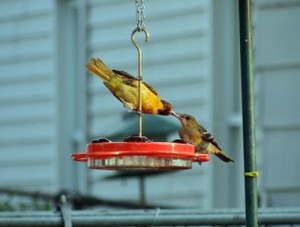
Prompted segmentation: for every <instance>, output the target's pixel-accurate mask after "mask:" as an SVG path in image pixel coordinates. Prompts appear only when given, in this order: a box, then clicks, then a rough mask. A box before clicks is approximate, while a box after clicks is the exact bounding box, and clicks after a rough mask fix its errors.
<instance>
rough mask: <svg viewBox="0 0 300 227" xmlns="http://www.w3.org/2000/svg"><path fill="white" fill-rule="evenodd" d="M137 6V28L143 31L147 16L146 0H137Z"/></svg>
mask: <svg viewBox="0 0 300 227" xmlns="http://www.w3.org/2000/svg"><path fill="white" fill-rule="evenodd" d="M135 6H136V25H137V30H138V31H141V30H143V29H145V28H146V27H145V24H144V20H145V18H146V16H145V14H144V9H145V5H144V0H135Z"/></svg>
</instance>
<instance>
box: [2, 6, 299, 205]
mask: <svg viewBox="0 0 300 227" xmlns="http://www.w3.org/2000/svg"><path fill="white" fill-rule="evenodd" d="M237 2H238V1H235V0H227V1H220V0H201V1H200V0H199V1H194V0H186V1H182V0H151V1H150V0H144V4H145V6H146V8H145V10H144V12H145V15H146V19H145V25H146V28H147V30H148V31H149V33H150V41H149V43H147V44H146V43H145V42H144V34H143V33H141V34H139V33H137V34H136V38H137V40H138V42H139V44H140V45H141V48H142V51H143V79H144V80H145V81H146V82H148V83H149V84H151V85H152V86H153V87H154V88H155V89H156V90H157V91H158V93H159V94H160V96H161V98H162V99H165V100H168V101H169V102H171V103H172V104H173V106H174V108H175V110H176V111H177V112H179V113H189V114H192V115H194V116H195V117H196V118H197V119H198V122H199V123H201V124H202V125H204V126H205V127H206V128H207V129H208V130H209V131H210V132H212V133H213V134H214V135H215V137H216V139H217V141H218V142H219V144H220V145H221V147H222V148H223V149H224V150H225V151H226V152H227V153H228V154H229V155H230V156H231V157H233V158H234V159H235V160H236V162H235V163H229V164H227V163H223V162H222V161H220V160H219V159H218V158H216V157H214V156H211V158H210V161H209V162H207V163H203V164H202V165H198V164H194V166H193V169H191V170H186V171H177V172H169V173H164V174H156V175H145V176H142V177H141V176H138V174H135V173H134V174H132V175H133V176H129V174H127V175H126V174H125V175H121V174H120V173H118V172H114V171H99V170H90V169H87V167H86V164H85V163H76V162H73V161H72V159H71V157H70V154H71V153H73V152H82V151H85V145H86V144H87V143H89V142H90V140H91V139H93V138H99V137H106V138H108V139H113V140H115V141H122V140H123V139H124V137H125V136H127V135H128V133H127V132H129V131H134V130H135V129H133V128H132V125H135V123H132V122H135V121H136V122H137V120H136V117H135V115H134V114H132V113H129V112H128V110H126V109H125V108H124V107H123V106H122V104H121V103H120V102H119V101H118V100H116V98H115V97H114V96H112V95H111V93H110V92H109V91H108V90H107V88H106V87H105V86H104V85H103V84H102V82H101V80H99V79H98V78H96V77H95V76H92V75H90V74H89V73H88V72H87V70H86V69H85V64H86V63H87V61H88V59H89V58H91V57H98V58H101V59H102V60H103V61H104V62H105V63H106V64H107V65H108V66H110V67H111V68H114V69H121V70H125V71H127V72H129V73H131V74H134V75H137V51H136V49H135V47H134V46H133V44H132V43H131V40H130V35H131V32H132V31H133V29H134V28H136V6H135V3H134V1H133V0H43V1H40V0H26V1H23V0H1V2H0V204H1V205H0V208H1V207H2V208H3V210H9V209H18V207H16V206H18V205H15V204H18V202H17V201H19V195H20V194H22V193H23V195H24V194H25V195H29V197H33V198H36V197H37V195H44V198H48V199H46V200H48V201H50V200H51V198H53V199H54V200H55V198H56V197H57V195H59V193H61V192H62V191H64V192H67V193H68V194H70V195H89V196H92V197H96V198H101V199H105V200H107V201H110V202H115V201H116V202H118V201H124V202H130V203H134V204H137V205H138V204H141V203H142V201H141V199H143V200H144V201H143V203H144V205H145V204H146V205H154V206H161V207H176V208H243V207H244V177H243V146H242V116H241V94H240V66H239V65H240V58H239V28H238V26H239V22H238V5H237ZM252 17H253V48H254V63H255V66H254V74H255V100H256V101H255V111H256V129H257V131H256V140H257V144H256V146H257V166H258V171H259V173H260V176H259V178H258V190H259V206H260V207H290V206H299V204H300V180H299V172H298V171H299V163H300V153H299V151H298V149H299V148H298V142H297V141H298V140H299V138H300V117H299V116H300V104H299V101H297V100H298V98H299V97H300V91H299V89H298V87H299V84H300V44H299V40H300V29H299V21H300V1H299V0H288V1H287V0H260V1H259V0H254V1H253V13H252ZM145 118H147V127H146V126H145V127H146V130H144V134H145V135H146V136H148V137H149V138H150V139H154V140H155V141H172V140H173V139H176V138H178V135H177V131H178V129H179V126H180V124H179V122H178V120H177V119H175V118H174V117H165V116H146V117H145ZM145 121H146V120H145ZM136 130H137V123H136ZM141 179H143V181H142V182H143V183H144V187H141ZM20 191H21V192H20ZM42 197H43V196H42ZM26 198H27V197H26ZM27 199H28V198H27ZM22 201H23V202H22V204H24V203H25V202H26V199H25V200H24V199H23V200H22ZM24 201H25V202H24ZM82 202H83V203H84V201H82ZM98 205H101V204H98ZM23 206H24V205H23ZM36 207H38V208H37V209H44V208H45V209H47V208H49V206H47V204H46V205H45V206H44V205H43V204H42V205H41V206H38V205H36ZM111 207H113V206H111ZM117 207H118V206H117ZM25 208H26V206H25Z"/></svg>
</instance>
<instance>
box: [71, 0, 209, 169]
mask: <svg viewBox="0 0 300 227" xmlns="http://www.w3.org/2000/svg"><path fill="white" fill-rule="evenodd" d="M136 6H137V28H136V29H134V30H133V32H132V33H131V41H132V43H133V44H134V46H135V47H136V49H137V51H138V77H137V80H138V97H137V99H138V111H137V114H138V119H139V122H138V123H139V124H138V136H128V137H126V138H125V139H124V141H123V142H112V141H109V140H107V139H105V138H102V139H96V140H92V141H91V143H89V144H87V146H86V151H85V152H83V153H74V154H72V158H73V160H74V161H81V162H86V163H87V167H88V168H90V169H104V170H134V169H136V170H143V169H153V170H180V169H182V170H183V169H190V168H192V163H193V162H198V163H202V162H206V161H208V160H209V157H208V155H207V154H196V153H195V147H194V146H193V145H191V144H188V143H185V142H183V141H181V140H175V141H173V142H170V143H168V142H152V141H150V140H149V139H148V138H147V137H145V136H142V111H141V110H142V98H141V97H142V93H141V82H142V51H141V48H140V47H139V45H138V44H137V42H136V41H135V33H136V32H143V33H144V34H145V36H146V39H145V41H146V42H148V40H149V33H148V31H147V30H146V28H145V25H144V22H143V19H144V15H143V9H144V7H143V6H140V5H139V3H137V5H136Z"/></svg>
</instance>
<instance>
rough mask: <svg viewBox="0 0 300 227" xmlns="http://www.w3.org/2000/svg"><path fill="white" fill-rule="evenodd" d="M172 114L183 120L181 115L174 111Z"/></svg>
mask: <svg viewBox="0 0 300 227" xmlns="http://www.w3.org/2000/svg"><path fill="white" fill-rule="evenodd" d="M171 114H172V115H173V116H175V117H177V118H178V119H179V120H180V119H181V118H182V117H181V115H180V114H178V113H176V112H175V111H174V110H172V111H171Z"/></svg>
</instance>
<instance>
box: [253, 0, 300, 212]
mask: <svg viewBox="0 0 300 227" xmlns="http://www.w3.org/2000/svg"><path fill="white" fill-rule="evenodd" d="M255 5H256V9H257V11H256V23H255V32H254V37H255V55H254V60H255V72H256V77H257V79H256V81H257V83H256V85H257V88H258V89H257V97H256V100H257V101H256V103H257V122H258V124H257V128H258V133H257V135H258V155H259V163H260V164H261V167H260V169H261V170H262V171H261V172H262V173H263V174H262V178H261V180H260V182H259V184H260V186H261V187H260V189H261V191H262V192H263V193H262V195H263V197H262V201H263V206H295V205H296V204H299V202H300V197H299V195H300V185H299V182H298V176H297V174H296V173H298V171H299V168H298V163H299V158H300V155H299V152H297V150H298V139H299V133H300V121H299V114H300V107H299V105H297V103H298V100H297V97H298V96H299V89H298V84H299V83H300V77H299V75H300V74H299V73H300V46H299V39H300V31H299V29H295V28H297V27H299V26H298V21H299V20H300V4H299V1H294V0H288V1H282V0H276V1H270V0H264V1H256V2H255ZM279 166H280V168H278V167H279ZM291 199H292V200H293V201H291Z"/></svg>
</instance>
